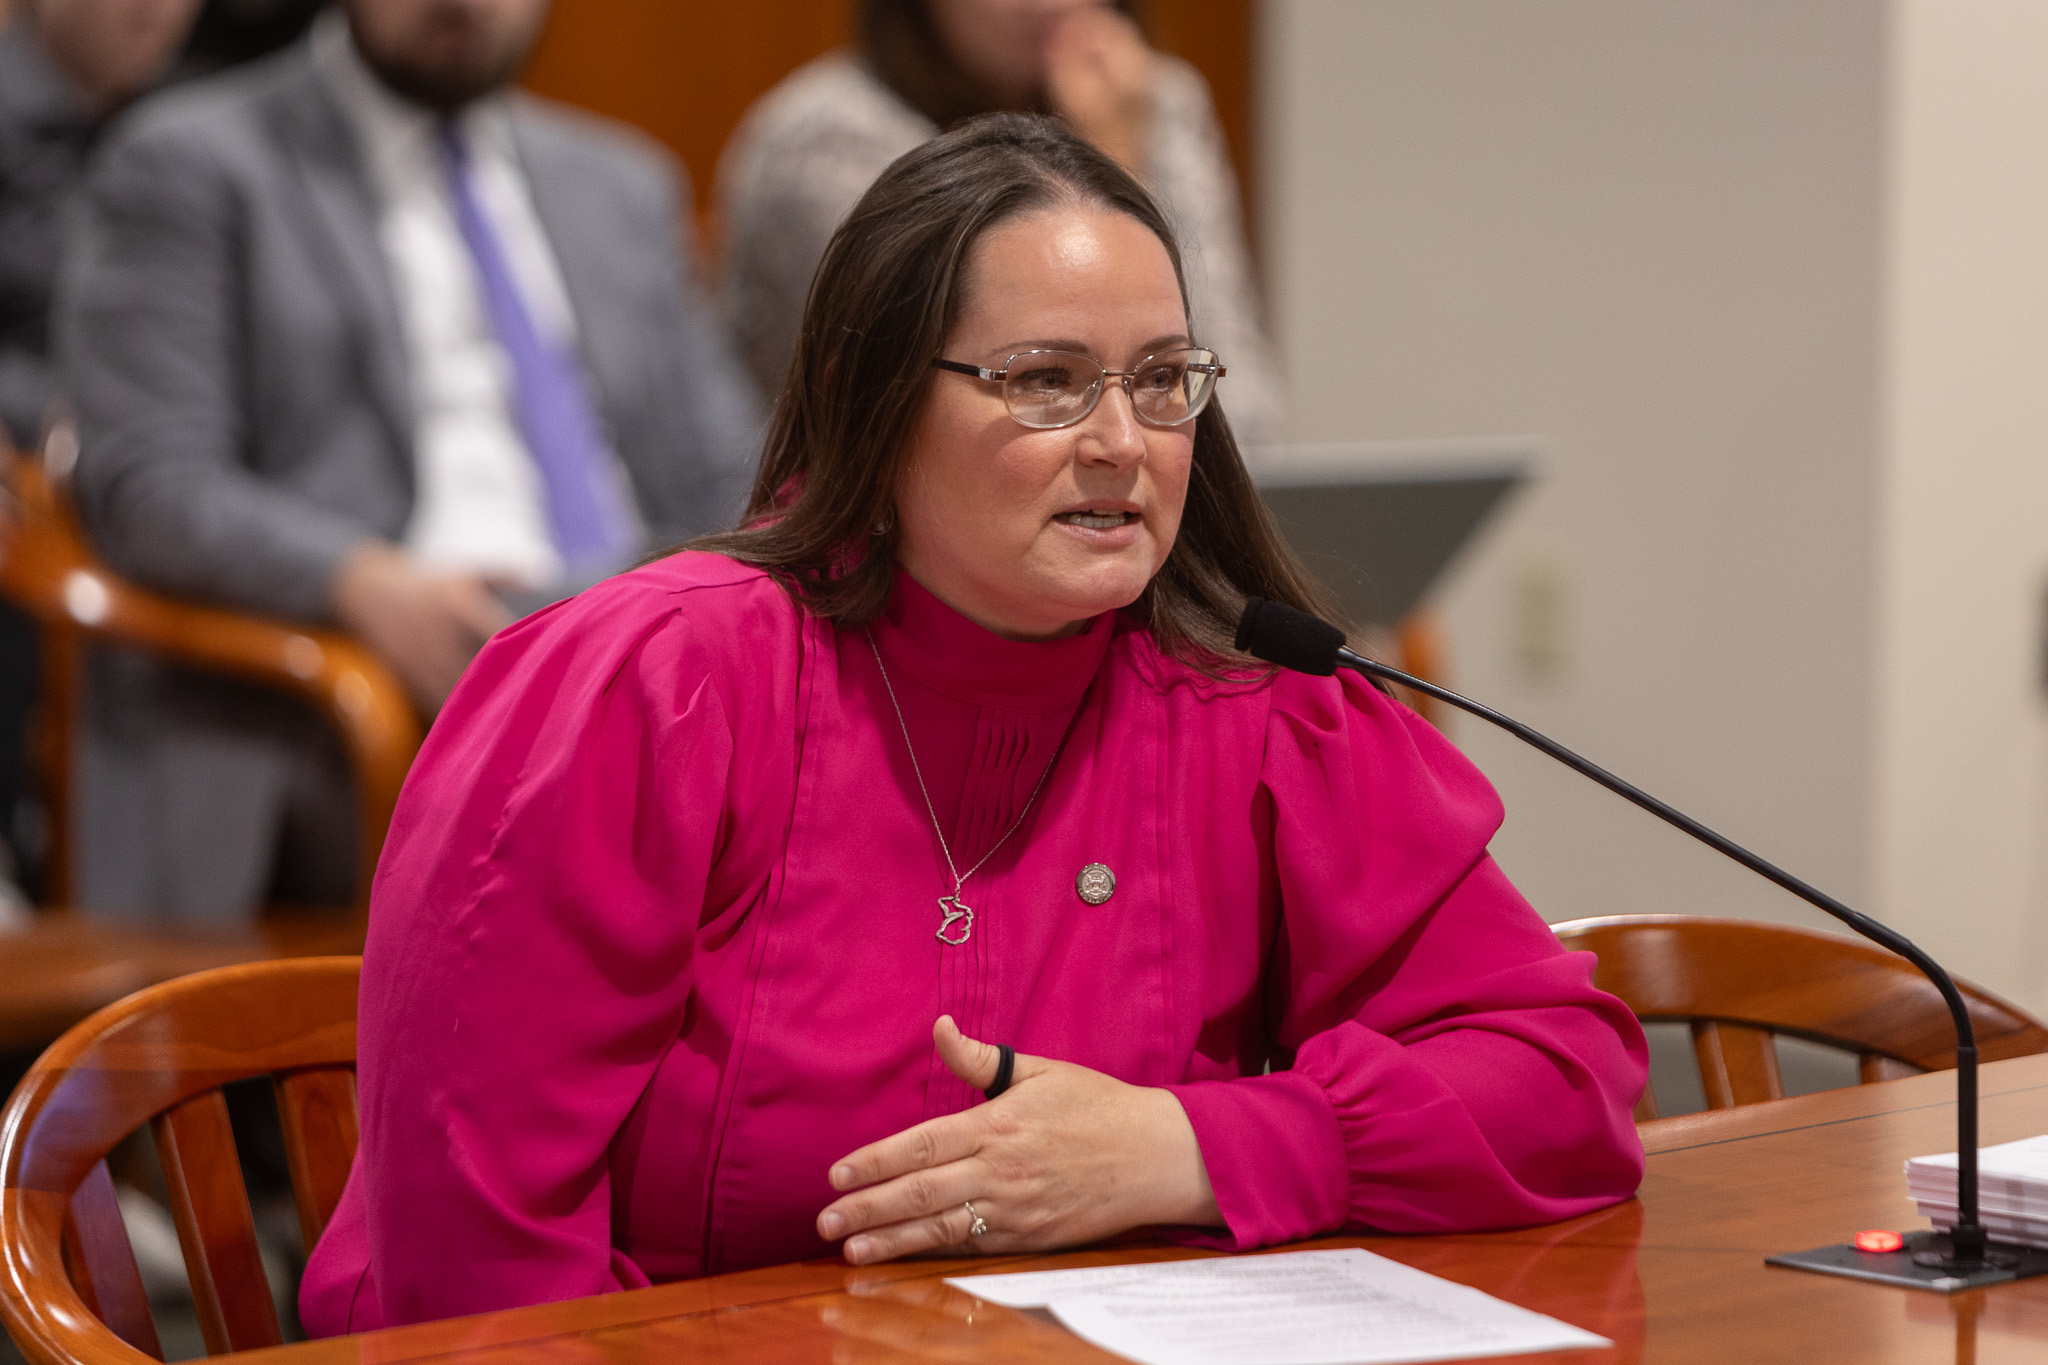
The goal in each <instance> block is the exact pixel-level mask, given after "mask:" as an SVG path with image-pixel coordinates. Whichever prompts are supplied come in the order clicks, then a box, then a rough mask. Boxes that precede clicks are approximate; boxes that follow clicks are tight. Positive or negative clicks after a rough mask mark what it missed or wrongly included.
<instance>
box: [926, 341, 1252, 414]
mask: <svg viewBox="0 0 2048 1365" xmlns="http://www.w3.org/2000/svg"><path fill="white" fill-rule="evenodd" d="M932 364H933V365H934V366H936V367H938V368H939V369H942V370H951V371H952V372H953V373H955V374H965V375H972V376H973V377H974V378H976V379H985V380H987V381H989V382H990V383H991V384H1001V385H1002V386H1003V405H1004V406H1005V407H1007V408H1008V409H1009V410H1010V416H1011V417H1012V418H1013V419H1015V420H1016V421H1017V423H1018V424H1019V425H1022V426H1027V427H1036V428H1039V429H1049V428H1053V427H1070V426H1072V425H1074V423H1076V422H1079V421H1081V420H1082V419H1083V418H1085V417H1087V416H1088V414H1089V413H1091V412H1093V411H1095V405H1096V404H1097V403H1099V402H1101V401H1102V391H1103V389H1104V387H1105V384H1106V381H1108V380H1111V379H1115V380H1118V381H1120V382H1121V383H1122V384H1123V386H1124V396H1125V397H1127V398H1129V399H1130V400H1131V411H1133V412H1135V413H1136V414H1137V415H1138V420H1139V421H1141V422H1143V423H1145V424H1146V425H1147V426H1154V427H1177V426H1180V425H1181V424H1182V423H1184V422H1188V421H1192V420H1193V419H1194V418H1196V417H1197V416H1199V415H1200V414H1201V411H1202V409H1203V408H1206V407H1208V406H1209V399H1210V397H1211V395H1213V394H1214V393H1215V392H1216V381H1217V380H1219V379H1221V378H1222V377H1223V376H1224V374H1225V370H1224V368H1223V366H1222V365H1221V364H1219V363H1218V362H1217V359H1216V353H1215V352H1214V351H1211V350H1208V349H1206V348H1204V347H1201V346H1183V347H1180V348H1178V349H1176V350H1171V351H1161V352H1159V353H1158V354H1157V355H1148V356H1146V357H1145V358H1144V359H1143V360H1140V361H1139V362H1138V363H1137V364H1136V365H1134V366H1133V367H1131V368H1130V369H1128V370H1111V369H1106V368H1104V367H1103V365H1102V362H1100V361H1098V360H1096V359H1094V358H1093V357H1091V356H1085V355H1079V354H1076V353H1075V352H1073V351H1019V352H1017V354H1015V355H1013V356H1011V357H1010V358H1009V359H1007V360H1005V361H1004V362H1003V367H1002V368H1001V369H999V370H986V369H983V368H982V367H981V366H979V365H969V364H967V363H966V362H964V361H959V360H934V361H933V362H932Z"/></svg>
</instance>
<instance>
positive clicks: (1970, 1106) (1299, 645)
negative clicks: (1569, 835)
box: [1237, 597, 1987, 1269]
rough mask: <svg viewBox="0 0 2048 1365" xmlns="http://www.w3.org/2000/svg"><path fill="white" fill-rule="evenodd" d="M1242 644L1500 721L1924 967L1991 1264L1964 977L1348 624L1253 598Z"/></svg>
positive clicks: (1977, 1239) (1301, 667) (1967, 1258)
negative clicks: (1390, 658)
mask: <svg viewBox="0 0 2048 1365" xmlns="http://www.w3.org/2000/svg"><path fill="white" fill-rule="evenodd" d="M1237 648H1238V649H1240V650H1241V651H1243V652H1244V653H1246V654H1249V655H1251V656H1252V657H1253V658H1256V659H1261V660H1264V661H1265V662H1266V663H1269V664H1276V665H1278V666H1280V667H1282V668H1289V669H1293V670H1295V671H1297V672H1301V673H1312V674H1315V675H1317V676H1319V677H1328V676H1329V675H1330V674H1332V673H1334V672H1336V671H1337V669H1339V668H1348V669H1351V670H1353V671H1354V672H1358V673H1363V674H1365V675H1367V676H1368V677H1373V678H1379V679H1382V680H1383V681H1386V682H1391V683H1399V684H1400V685H1401V686H1403V687H1406V688H1410V689H1412V690H1414V691H1416V692H1420V693H1421V694H1422V695H1424V696H1426V697H1434V698H1436V699H1437V700H1438V701H1441V702H1444V703H1446V704H1448V705H1451V706H1455V707H1457V708H1458V709H1459V710H1460V711H1465V712H1468V713H1470V714H1472V715H1475V716H1477V717H1479V718H1480V719H1481V720H1483V721H1486V722H1488V723H1489V724H1492V725H1497V726H1499V727H1500V728H1501V729H1503V730H1505V731H1507V732H1508V733H1509V734H1511V735H1513V736H1514V737H1515V738H1516V739H1519V740H1521V741H1522V742H1523V743H1525V744H1528V745H1529V746H1531V747H1532V748H1536V749H1540V750H1542V751H1543V752H1544V753H1546V754H1548V755H1550V756H1551V757H1552V758H1554V759H1556V760H1557V761H1558V762H1560V763H1562V764H1564V765H1565V766H1566V767H1567V768H1570V769H1572V770H1573V771H1574V772H1577V773H1580V774H1582V775H1583V776H1585V777H1589V778H1591V779H1592V780H1593V781H1595V782H1598V783H1599V784H1600V785H1601V786H1603V787H1605V788H1607V790H1609V791H1611V792H1613V793H1614V794H1615V795H1616V796H1619V797H1621V798H1622V799H1623V800H1626V801H1629V802H1631V803H1632V804H1634V805H1637V806H1640V807H1642V808H1643V809H1644V810H1646V811H1648V812H1650V814H1652V815H1654V816H1656V817H1657V818H1658V819H1660V820H1662V821H1664V822H1665V823H1666V824H1669V825H1673V826H1675V827H1677V828H1678V829H1682V830H1684V831H1685V832H1686V833H1687V834H1690V835H1691V836H1692V837H1693V838H1695V839H1697V840H1699V841H1700V842H1701V843H1703V844H1705V845H1706V846H1707V847H1709V848H1711V849H1713V850H1715V851H1716V852H1718V853H1721V854H1724V855H1726V856H1727V857H1729V858H1732V859H1734V860H1735V861H1736V862H1738V863H1741V864H1742V865H1743V866H1744V867H1746V868H1748V869H1749V870H1750V871H1752V872H1754V873H1756V874H1757V875H1758V876H1760V877H1764V878H1766V879H1768V880H1769V881H1772V882H1775V883H1777V884H1778V885H1779V886H1782V887H1784V888H1785V889H1786V890H1787V891H1790V892H1791V893H1792V894H1793V895H1795V896H1797V897H1799V898H1800V899H1801V900H1803V901H1805V902H1806V903H1807V904H1809V905H1812V906H1815V907H1817V908H1819V909H1821V910H1824V911H1826V912H1827V913H1828V914H1830V915H1832V916H1834V917H1835V918H1836V919H1838V920H1840V921H1841V922H1842V923H1844V924H1846V925H1848V926H1849V927H1850V928H1851V929H1854V930H1855V931H1856V932H1857V933H1859V934H1861V935H1862V936H1863V937H1865V938H1867V939H1869V940H1870V941H1871V942H1873V943H1877V944H1879V945H1881V946H1883V947H1885V948H1889V949H1890V950H1891V951H1892V952H1894V953H1897V954H1898V955H1899V956H1900V957H1903V958H1905V959H1906V960H1907V961H1908V962H1911V963H1912V964H1913V965H1914V966H1915V967H1918V968H1919V969H1920V970H1921V972H1922V973H1923V974H1925V975H1926V977H1927V979H1928V980H1929V981H1932V982H1933V983H1934V987H1935V989H1936V990H1938V991H1940V992H1941V998H1942V999H1943V1000H1945V1001H1946V1002H1947V1003H1948V1012H1949V1016H1950V1017H1951V1018H1952V1019H1953V1020H1954V1021H1955V1029H1956V1221H1955V1226H1954V1227H1953V1228H1951V1229H1950V1231H1949V1240H1950V1244H1951V1246H1952V1247H1953V1248H1954V1256H1953V1260H1954V1263H1955V1265H1956V1267H1957V1268H1958V1269H1963V1268H1971V1267H1975V1266H1979V1265H1982V1264H1983V1263H1984V1259H1985V1242H1986V1241H1987V1237H1986V1234H1985V1231H1984V1225H1983V1224H1982V1223H1981V1222H1980V1221H1979V1220H1978V1210H1977V1033H1976V1029H1975V1028H1974V1027H1972V1025H1971V1022H1970V1010H1969V1006H1967V1005H1966V1004H1965V1003H1964V1002H1963V994H1962V992H1961V991H1959V990H1957V989H1956V983H1955V980H1954V978H1952V977H1951V976H1950V975H1949V974H1948V972H1947V971H1946V970H1944V969H1943V968H1942V966H1941V964H1940V963H1938V962H1936V961H1935V960H1934V959H1933V958H1931V957H1929V956H1928V955H1927V954H1926V953H1925V952H1923V951H1922V950H1921V949H1920V948H1919V947H1918V946H1917V945H1916V944H1914V943H1913V941H1912V940H1910V939H1908V938H1907V937H1906V936H1905V935H1904V934H1901V933H1899V932H1898V931H1897V930H1895V929H1891V928H1888V927H1886V926H1885V925H1883V924H1880V923H1878V922H1877V921H1876V920H1874V919H1872V918H1870V916H1868V915H1866V914H1863V913H1862V912H1861V911H1857V910H1852V909H1850V908H1849V907H1848V906H1846V905H1844V904H1842V902H1840V901H1838V900H1836V899H1835V898H1834V897H1833V896H1830V895H1828V894H1827V893H1826V892H1825V891H1822V890H1820V889H1819V888H1817V887H1814V886H1811V885H1808V884H1807V883H1806V882H1804V881H1802V880H1800V879H1799V878H1798V877H1795V876H1793V875H1792V874H1791V873H1789V872H1787V871H1785V870H1784V869H1783V868H1781V867H1778V866H1777V865H1775V864H1774V863H1771V862H1769V861H1767V860H1765V859H1763V858H1761V857H1759V856H1757V855H1756V854H1754V853H1752V852H1750V851H1749V850H1748V849H1746V848H1744V847H1743V846H1742V845H1740V844H1738V843H1736V842H1735V841H1734V840H1733V839H1730V838H1728V837H1726V836H1725V835H1722V834H1718V833H1716V832H1715V831H1713V830H1711V829H1709V828H1707V827H1706V826H1705V825H1703V824H1701V823H1700V822H1699V821H1697V820H1695V819H1693V818H1692V817H1691V816H1690V815H1687V814H1686V813H1685V812H1684V811H1682V810H1678V809H1676V808H1674V807H1672V806H1669V805H1667V804H1665V803H1664V802H1662V801H1659V800H1658V799H1657V798H1656V797H1654V796H1652V795H1650V794H1649V793H1648V792H1646V791H1644V790H1643V789H1642V788H1640V787H1638V786H1636V785H1635V784H1634V783H1633V782H1629V781H1627V780H1625V779H1623V778H1620V777H1616V776H1615V775H1614V774H1613V773H1611V772H1608V771H1607V770H1606V769H1605V768H1603V767H1601V766H1600V765H1599V764H1597V763H1594V762H1593V761H1591V760H1590V759H1586V758H1582V757H1580V756H1579V755H1578V754H1575V753H1573V752H1572V751H1571V750H1570V749H1567V748H1565V747H1564V745H1562V744H1559V743H1558V742H1557V741H1556V740H1554V739H1551V738H1550V737H1549V736H1547V735H1544V734H1541V733H1539V732H1537V731H1535V730H1532V729H1530V728H1529V727H1528V726H1526V725H1524V724H1522V722H1520V721H1518V720H1516V719H1515V718H1514V717H1513V716H1505V715H1502V714H1501V713H1500V712H1498V711H1496V710H1494V709H1493V708H1492V707H1490V706H1486V705H1482V704H1481V703H1479V702H1476V701H1473V700H1472V699H1471V698H1469V697H1462V696H1459V695H1458V694H1457V693H1456V692H1453V691H1451V690H1450V689H1449V688H1444V687H1438V686H1437V685H1436V684H1435V683H1433V682H1427V681H1425V680H1423V679H1421V678H1417V677H1415V676H1413V675H1411V674H1408V673H1403V672H1402V671H1401V670H1400V669H1398V668H1393V667H1390V666H1389V665H1387V664H1383V663H1380V662H1379V661H1378V660H1376V659H1368V658H1366V657H1365V656H1364V655H1362V654H1358V653H1354V652H1353V651H1352V650H1351V649H1349V648H1348V647H1346V645H1345V643H1344V632H1343V631H1341V630H1339V629H1338V628H1337V627H1335V626H1333V625H1331V624H1330V623H1329V622H1328V621H1324V620H1322V619H1321V618H1319V617H1315V616H1311V615H1309V614H1308V613H1307V612H1304V611H1297V610H1295V609H1294V608H1293V607H1289V606H1286V605H1284V604H1282V603H1279V602H1270V601H1267V600H1266V599H1265V598H1263V597H1254V598H1252V599H1250V600H1249V601H1248V602H1246V603H1245V608H1244V615H1243V616H1241V617H1239V618H1238V624H1237Z"/></svg>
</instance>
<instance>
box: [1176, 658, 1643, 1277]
mask: <svg viewBox="0 0 2048 1365" xmlns="http://www.w3.org/2000/svg"><path fill="white" fill-rule="evenodd" d="M1260 783H1261V799H1262V802H1265V801H1269V802H1270V818H1271V821H1272V863H1273V866H1272V871H1271V874H1270V875H1271V876H1272V877H1274V878H1275V879H1276V881H1277V886H1278V892H1279V900H1280V907H1281V920H1280V933H1279V942H1278V944H1277V946H1276V948H1275V951H1274V956H1273V960H1272V961H1271V963H1270V964H1269V968H1268V972H1267V981H1268V987H1267V988H1268V991H1269V994H1270V996H1271V997H1272V999H1273V1000H1274V1005H1273V1032H1274V1038H1275V1041H1276V1043H1277V1044H1278V1046H1279V1048H1280V1049H1281V1056H1280V1059H1279V1060H1277V1061H1275V1063H1274V1070H1273V1071H1272V1073H1271V1074H1268V1075H1264V1076H1255V1077H1247V1078H1244V1079H1241V1080H1235V1081H1211V1082H1203V1083H1197V1084H1193V1085H1186V1086H1179V1087H1175V1091H1176V1093H1177V1095H1178V1096H1179V1098H1180V1100H1181V1103H1182V1105H1183V1106H1184V1107H1185V1108H1186V1110H1187V1113H1188V1117H1189V1119H1190V1120H1191V1121H1192V1122H1193V1124H1194V1128H1195V1133H1196V1137H1197V1139H1198V1140H1199V1142H1200V1144H1201V1150H1202V1155H1203V1159H1204V1161H1205V1162H1206V1163H1207V1166H1208V1172H1209V1178H1210V1181H1211V1184H1212V1185H1213V1186H1214V1188H1215V1192H1216V1201H1217V1204H1218V1206H1219V1208H1220V1209H1221V1211H1222V1214H1223V1218H1224V1221H1225V1223H1226V1225H1227V1228H1228V1235H1227V1237H1225V1238H1224V1239H1223V1240H1224V1244H1225V1245H1229V1246H1234V1247H1250V1246H1259V1245H1263V1244H1266V1243H1271V1242H1280V1241H1287V1240H1290V1239H1293V1238H1299V1237H1304V1236H1309V1235H1313V1234H1317V1233H1327V1232H1330V1231H1333V1230H1336V1229H1338V1228H1340V1227H1369V1228H1376V1229H1381V1230H1385V1231H1390V1232H1450V1231H1475V1230H1479V1229H1484V1228H1502V1227H1515V1226H1525V1225H1529V1224H1534V1223H1545V1222H1551V1221H1555V1220H1557V1219H1560V1218H1567V1217H1571V1216H1573V1215H1576V1214H1580V1213H1585V1212H1587V1211H1589V1210H1592V1209H1596V1208H1600V1207H1602V1206H1604V1205H1608V1204H1612V1203H1614V1202H1616V1201H1618V1200H1621V1199H1625V1198H1627V1197H1628V1196H1629V1195H1630V1194H1632V1193H1634V1191H1635V1188H1636V1185H1637V1184H1638V1182H1639V1181H1640V1180H1641V1178H1642V1172H1643V1151H1642V1144H1641V1142H1640V1141H1639V1140H1638V1138H1637V1136H1636V1132H1635V1126H1634V1123H1633V1122H1632V1119H1631V1114H1630V1109H1631V1106H1632V1105H1633V1104H1634V1102H1635V1099H1636V1096H1637V1095H1638V1094H1639V1093H1640V1091H1641V1089H1642V1085H1643V1079H1644V1074H1645V1068H1646V1063H1647V1051H1646V1048H1645V1045H1644V1042H1643V1035H1642V1030H1641V1028H1640V1027H1639V1026H1638V1025H1637V1023H1636V1021H1635V1018H1634V1016H1633V1015H1632V1014H1631V1013H1630V1012H1629V1010H1628V1009H1627V1007H1626V1006H1624V1005H1623V1004H1622V1003H1621V1002H1620V1001H1618V1000H1616V999H1614V998H1613V997H1612V996H1609V995H1607V994H1604V993H1603V992H1601V991H1598V990H1595V989H1594V988H1593V986H1592V983H1591V956H1590V955H1589V954H1585V953H1567V952H1565V951H1564V950H1563V949H1562V948H1561V947H1560V946H1559V945H1558V943H1557V940H1556V938H1555V937H1554V936H1553V935H1552V934H1551V932H1550V930H1549V928H1548V927H1547V926H1546V925H1545V924H1544V923H1543V921H1542V920H1541V919H1540V918H1538V917H1537V915H1536V913H1535V911H1534V910H1532V909H1531V908H1530V906H1529V904H1528V902H1527V901H1525V900H1524V899H1523V898H1522V897H1521V896H1520V894H1518V893H1517V892H1516V890H1515V889H1514V887H1513V886H1512V885H1510V884H1509V882H1508V880H1507V878H1506V877H1505V876H1503V875H1502V873H1501V871H1500V869H1499V868H1498V867H1497V866H1496V865H1495V864H1494V862H1493V860H1492V858H1491V857H1489V856H1488V854H1487V851H1486V845H1487V841H1488V840H1489V839H1490V838H1491V837H1492V836H1493V833H1494V831H1495V830H1496V829H1497V828H1498V827H1499V825H1500V821H1501V814H1502V811H1501V805H1500V799H1499V797H1498V796H1496V795H1495V793H1494V791H1493V788H1492V787H1491V786H1490V785H1489V784H1488V783H1487V781H1486V779H1485V778H1484V777H1483V776H1481V775H1480V773H1479V772H1478V770H1477V769H1475V768H1474V767H1473V766H1472V765H1471V764H1470V763H1469V762H1467V761H1466V759H1465V758H1464V757H1463V756H1462V755H1461V754H1459V753H1458V752H1457V750H1456V749H1454V748H1453V747H1452V746H1451V745H1450V744H1449V742H1448V741H1446V740H1445V739H1444V738H1443V736H1442V735H1440V734H1439V733H1438V732H1437V731H1436V730H1435V729H1434V728H1433V727H1431V726H1430V725H1429V724H1428V723H1427V722H1426V721H1424V720H1422V719H1421V718H1420V717H1418V716H1416V715H1414V714H1413V713H1412V712H1410V711H1409V710H1408V709H1407V708H1406V707H1403V706H1401V705H1399V704H1398V703H1396V702H1393V701H1390V700H1389V699H1387V698H1386V697H1384V696H1383V695H1381V694H1380V693H1378V692H1376V691H1374V690H1373V689H1372V688H1371V687H1369V686H1367V685H1365V684H1364V683H1363V681H1362V680H1358V679H1352V678H1348V677H1347V678H1346V679H1345V680H1344V681H1343V682H1341V683H1330V682H1327V681H1323V680H1309V679H1293V680H1289V681H1288V682H1287V683H1285V684H1282V685H1278V686H1276V688H1275V699H1274V704H1273V710H1272V714H1271V718H1270V720H1269V722H1268V725H1267V732H1266V753H1265V756H1264V760H1263V767H1262V770H1261V779H1260ZM1288 1054H1291V1057H1292V1062H1291V1065H1286V1062H1287V1058H1288Z"/></svg>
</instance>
